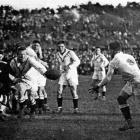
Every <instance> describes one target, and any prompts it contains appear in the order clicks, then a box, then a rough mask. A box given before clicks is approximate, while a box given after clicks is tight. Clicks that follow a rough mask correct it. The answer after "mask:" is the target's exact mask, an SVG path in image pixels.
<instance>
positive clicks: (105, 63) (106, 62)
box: [103, 56, 109, 67]
mask: <svg viewBox="0 0 140 140" xmlns="http://www.w3.org/2000/svg"><path fill="white" fill-rule="evenodd" d="M103 60H104V64H103V65H104V67H106V66H107V65H108V64H109V61H108V60H107V58H106V57H105V56H103Z"/></svg>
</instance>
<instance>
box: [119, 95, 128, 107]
mask: <svg viewBox="0 0 140 140" xmlns="http://www.w3.org/2000/svg"><path fill="white" fill-rule="evenodd" d="M126 100H127V99H126V98H125V97H124V96H119V97H118V98H117V101H118V103H119V105H123V104H126Z"/></svg>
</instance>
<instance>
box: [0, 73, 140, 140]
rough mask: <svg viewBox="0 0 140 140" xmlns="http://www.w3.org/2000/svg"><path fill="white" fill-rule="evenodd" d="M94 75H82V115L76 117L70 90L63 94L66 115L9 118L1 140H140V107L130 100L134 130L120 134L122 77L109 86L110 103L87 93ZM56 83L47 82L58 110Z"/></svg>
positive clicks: (0, 128)
mask: <svg viewBox="0 0 140 140" xmlns="http://www.w3.org/2000/svg"><path fill="white" fill-rule="evenodd" d="M90 80H91V76H80V78H79V81H80V85H79V87H78V94H79V110H80V112H79V114H73V113H72V111H73V104H72V97H71V94H70V91H69V89H66V91H65V92H64V102H63V113H62V114H55V113H54V112H53V113H52V112H47V113H46V114H45V115H41V116H36V118H35V119H33V120H29V119H28V118H25V119H23V120H17V119H10V120H8V121H6V122H0V140H140V105H138V106H136V105H135V103H134V102H135V99H134V97H132V98H131V99H129V104H130V107H131V109H132V111H131V112H132V114H133V115H132V117H133V120H134V126H135V128H134V129H133V130H128V131H126V132H119V131H118V128H119V127H120V126H121V125H122V124H123V121H124V120H123V117H122V116H121V113H120V111H119V108H118V104H117V100H116V99H117V95H118V92H119V91H120V89H121V87H122V86H123V84H124V83H123V81H122V80H121V77H120V76H116V75H115V76H114V77H113V79H112V82H111V83H110V84H108V86H107V95H106V97H107V100H106V101H102V100H96V101H95V100H94V99H93V95H91V94H89V93H88V88H89V84H90ZM56 87H57V84H56V81H55V82H54V81H48V82H47V86H46V89H47V92H48V98H49V105H50V107H51V108H52V110H53V111H55V110H56V109H57V103H56Z"/></svg>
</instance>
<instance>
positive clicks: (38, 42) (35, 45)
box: [32, 40, 40, 51]
mask: <svg viewBox="0 0 140 140" xmlns="http://www.w3.org/2000/svg"><path fill="white" fill-rule="evenodd" d="M39 47H40V41H39V40H34V41H33V43H32V48H33V49H34V50H35V51H37V50H38V48H39Z"/></svg>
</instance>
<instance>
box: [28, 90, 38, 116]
mask: <svg viewBox="0 0 140 140" xmlns="http://www.w3.org/2000/svg"><path fill="white" fill-rule="evenodd" d="M27 94H28V98H29V101H30V106H31V110H30V118H34V116H35V112H36V98H35V97H36V94H37V91H34V90H32V89H29V90H28V91H27Z"/></svg>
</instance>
